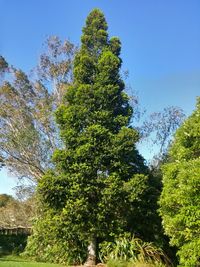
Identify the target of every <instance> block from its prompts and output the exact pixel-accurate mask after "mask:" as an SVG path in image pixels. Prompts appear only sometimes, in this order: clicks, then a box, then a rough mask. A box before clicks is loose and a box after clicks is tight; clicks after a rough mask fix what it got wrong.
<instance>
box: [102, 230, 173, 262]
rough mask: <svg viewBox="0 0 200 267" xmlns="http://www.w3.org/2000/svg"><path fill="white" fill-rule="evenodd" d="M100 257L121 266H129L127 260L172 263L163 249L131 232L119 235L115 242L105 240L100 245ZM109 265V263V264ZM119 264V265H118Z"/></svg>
mask: <svg viewBox="0 0 200 267" xmlns="http://www.w3.org/2000/svg"><path fill="white" fill-rule="evenodd" d="M99 257H100V259H101V261H103V262H108V263H109V262H111V263H109V264H111V265H110V266H112V264H115V261H116V260H117V262H118V264H121V265H120V266H127V265H125V264H127V263H125V262H138V261H139V262H143V263H145V262H147V263H148V262H150V263H159V264H162V263H164V264H166V265H168V266H170V265H171V262H170V260H169V259H168V257H167V256H166V255H165V253H164V252H163V251H162V249H160V248H157V247H156V246H155V245H154V244H153V243H151V242H144V241H142V240H141V239H140V238H136V237H134V236H133V237H131V235H130V234H126V235H124V236H120V237H118V238H117V239H116V240H115V241H114V242H103V243H101V245H100V253H99ZM108 266H109V265H108ZM118 266H119V265H118Z"/></svg>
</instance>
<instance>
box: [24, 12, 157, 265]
mask: <svg viewBox="0 0 200 267" xmlns="http://www.w3.org/2000/svg"><path fill="white" fill-rule="evenodd" d="M120 49H121V43H120V40H119V39H118V38H117V37H112V38H109V37H108V33H107V23H106V20H105V17H104V15H103V13H102V12H101V11H100V10H98V9H95V10H93V11H92V12H91V13H90V14H89V16H88V17H87V20H86V25H85V27H84V28H83V35H82V37H81V47H80V50H79V52H78V53H77V54H76V56H75V60H74V68H73V74H74V81H73V84H72V85H71V86H69V87H68V88H67V90H66V93H65V96H64V103H63V104H61V105H60V106H59V108H58V109H57V111H56V121H57V123H58V125H59V128H60V134H61V139H62V141H63V144H64V148H63V149H58V150H56V151H55V152H54V154H53V162H54V164H55V168H53V169H51V170H49V171H48V172H46V174H45V175H44V176H43V177H42V178H41V180H40V181H39V184H38V189H37V192H38V198H39V200H40V203H41V205H40V210H41V209H42V212H41V213H40V215H39V218H38V220H37V223H36V224H35V228H34V229H35V230H34V234H33V236H32V237H31V239H30V241H29V244H28V249H27V251H29V252H31V250H32V251H33V247H34V248H36V249H35V250H34V254H36V255H39V256H40V257H45V255H46V254H45V253H46V246H47V244H48V249H49V254H51V255H54V253H55V252H57V253H58V250H57V249H58V247H59V248H60V250H59V253H60V254H62V253H63V254H64V253H65V257H67V253H68V254H70V253H72V252H73V248H74V251H75V255H73V261H80V255H81V254H80V253H81V252H82V253H83V254H84V255H85V257H86V253H87V250H86V246H87V245H88V244H90V246H93V247H94V250H95V244H96V243H98V242H100V241H101V240H105V239H106V238H107V239H108V238H111V237H112V236H114V235H118V234H120V233H122V232H124V231H131V232H133V233H135V234H137V235H140V234H141V228H142V227H141V224H142V220H143V219H144V218H145V216H146V219H147V217H148V215H149V214H150V213H151V211H150V208H149V207H147V206H148V204H147V202H148V201H150V198H153V194H154V193H153V189H152V188H153V187H152V186H151V185H150V179H149V176H148V169H147V167H146V166H145V164H144V159H143V158H142V156H140V154H139V153H138V151H137V149H136V143H137V141H138V140H139V138H140V137H139V133H138V131H137V130H136V129H134V128H133V127H132V126H131V125H130V122H131V118H132V115H133V114H134V109H133V108H132V107H131V106H130V104H129V97H128V95H127V94H126V93H125V92H124V88H125V84H124V82H123V80H122V79H121V75H120V68H121V64H122V60H121V58H120ZM150 192H151V193H152V194H151V193H150ZM149 197H150V198H149ZM144 199H145V200H144ZM144 202H145V203H144ZM145 205H146V210H147V215H146V214H142V213H143V208H144V206H145ZM148 208H149V212H148ZM140 216H141V217H140ZM138 217H140V219H139V218H138ZM144 220H145V219H144ZM46 227H48V228H49V229H51V230H50V231H49V232H48V233H45V228H46ZM147 231H148V230H147ZM41 238H42V240H43V241H40V243H39V240H41ZM36 243H38V247H36V246H35V244H36ZM61 244H62V245H61ZM61 247H62V248H61ZM83 247H85V249H84V250H83ZM64 251H65V252H64ZM56 255H57V256H58V254H56ZM56 255H54V256H56ZM54 256H52V258H53V257H54ZM91 256H93V257H94V258H93V259H92V260H93V262H94V260H95V256H96V255H95V252H94V255H89V258H90V257H91ZM69 257H70V255H68V258H69ZM60 258H61V259H62V258H63V255H62V256H60ZM83 258H84V256H83V257H82V258H81V259H82V260H83ZM54 260H55V257H54ZM88 260H89V259H88Z"/></svg>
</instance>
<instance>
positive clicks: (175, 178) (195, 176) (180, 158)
mask: <svg viewBox="0 0 200 267" xmlns="http://www.w3.org/2000/svg"><path fill="white" fill-rule="evenodd" d="M169 157H170V162H169V163H166V164H164V166H163V175H164V177H163V192H162V195H161V199H160V205H161V208H160V212H161V215H162V218H163V225H164V228H165V232H166V234H167V235H168V236H169V237H170V240H171V244H172V245H175V246H177V247H178V249H179V251H178V256H179V258H180V265H181V266H187V267H189V266H197V265H198V264H200V249H199V248H200V179H199V178H200V177H199V175H200V98H198V100H197V107H196V110H195V111H194V112H193V114H192V115H191V116H190V117H189V118H188V119H187V120H186V121H185V122H184V123H183V125H182V126H181V127H180V128H179V129H178V130H177V133H176V135H175V140H174V143H173V144H172V146H171V149H170V152H169Z"/></svg>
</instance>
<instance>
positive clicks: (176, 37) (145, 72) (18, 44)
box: [0, 0, 200, 193]
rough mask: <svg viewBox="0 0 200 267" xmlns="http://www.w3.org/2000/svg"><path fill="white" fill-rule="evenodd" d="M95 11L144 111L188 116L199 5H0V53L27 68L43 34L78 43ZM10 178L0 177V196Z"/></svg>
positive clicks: (44, 0) (143, 0)
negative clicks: (116, 41)
mask: <svg viewBox="0 0 200 267" xmlns="http://www.w3.org/2000/svg"><path fill="white" fill-rule="evenodd" d="M95 7H98V8H100V9H101V10H102V11H103V12H104V14H105V16H106V19H107V22H108V25H109V33H110V36H112V35H115V36H119V37H120V39H121V41H122V59H123V69H125V70H126V69H128V70H129V78H128V83H129V84H131V86H132V87H133V89H134V90H136V91H137V92H138V95H139V100H140V103H141V105H142V106H143V107H145V108H146V109H147V111H148V112H152V111H158V110H161V109H162V108H163V107H166V106H170V105H176V106H179V107H181V108H183V110H184V111H185V112H186V114H187V115H189V114H190V113H191V112H192V110H193V109H194V106H195V98H196V96H198V95H200V1H199V0H167V1H165V0H123V1H122V0H115V1H114V0H68V1H66V0H59V1H58V0H57V1H56V0H0V10H1V17H0V25H1V27H0V38H1V39H0V54H2V55H3V56H4V57H5V58H6V59H7V61H8V62H9V63H11V64H13V65H14V66H16V67H18V68H21V69H23V70H24V71H29V70H30V69H31V68H33V67H34V66H35V65H36V63H37V61H38V57H39V54H40V51H41V47H42V43H43V42H44V40H45V38H46V37H47V36H48V35H58V36H60V37H61V38H69V39H70V40H71V41H72V42H74V43H76V44H79V40H80V35H81V29H82V27H83V25H84V21H85V19H86V17H87V15H88V13H89V12H90V11H91V10H92V9H93V8H95ZM12 181H13V178H12V179H11V178H9V179H8V178H6V175H5V172H4V171H2V172H1V173H0V193H2V192H10V191H8V190H10V188H11V187H12V186H13V184H14V182H12Z"/></svg>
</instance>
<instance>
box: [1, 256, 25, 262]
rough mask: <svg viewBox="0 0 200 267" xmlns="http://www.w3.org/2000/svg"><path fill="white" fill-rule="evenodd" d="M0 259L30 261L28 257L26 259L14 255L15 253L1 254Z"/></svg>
mask: <svg viewBox="0 0 200 267" xmlns="http://www.w3.org/2000/svg"><path fill="white" fill-rule="evenodd" d="M0 261H11V262H28V260H27V259H24V258H22V257H20V256H13V255H0Z"/></svg>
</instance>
